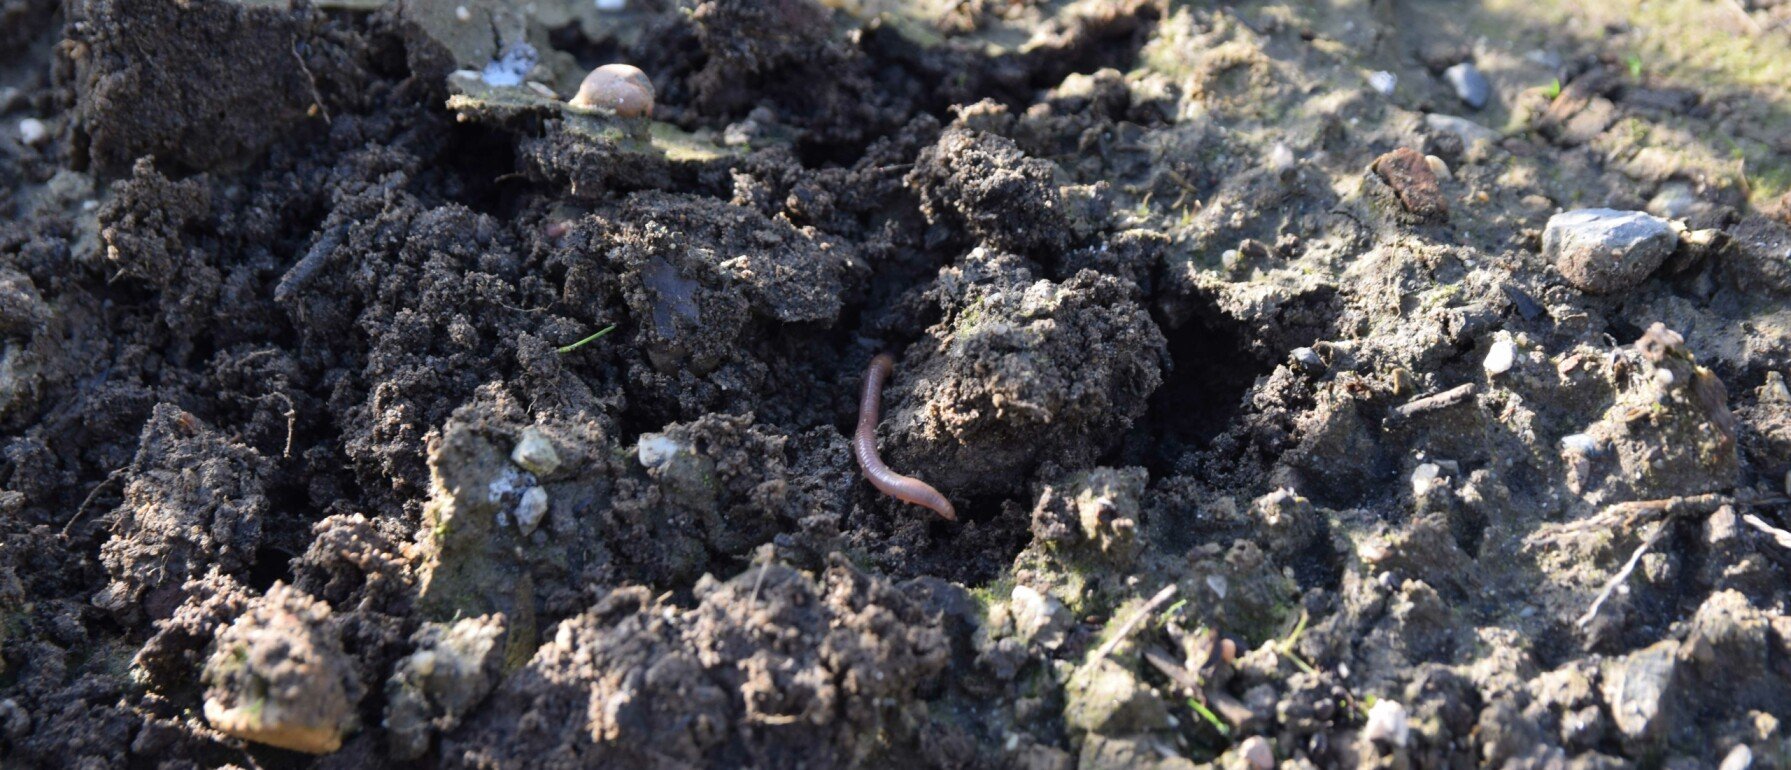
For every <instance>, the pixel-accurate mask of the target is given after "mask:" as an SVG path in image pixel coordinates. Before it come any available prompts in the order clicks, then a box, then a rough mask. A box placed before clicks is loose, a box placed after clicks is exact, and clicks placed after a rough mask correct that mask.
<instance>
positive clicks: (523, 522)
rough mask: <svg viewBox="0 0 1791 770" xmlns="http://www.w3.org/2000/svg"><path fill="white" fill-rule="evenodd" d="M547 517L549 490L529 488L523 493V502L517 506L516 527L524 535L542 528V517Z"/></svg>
mask: <svg viewBox="0 0 1791 770" xmlns="http://www.w3.org/2000/svg"><path fill="white" fill-rule="evenodd" d="M545 515H547V490H545V489H542V488H540V487H529V491H527V492H524V493H522V502H520V503H517V504H516V526H517V528H518V529H521V530H522V533H523V534H524V535H527V534H529V533H531V532H534V531H535V528H536V527H539V526H541V517H542V516H545Z"/></svg>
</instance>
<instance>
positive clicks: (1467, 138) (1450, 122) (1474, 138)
mask: <svg viewBox="0 0 1791 770" xmlns="http://www.w3.org/2000/svg"><path fill="white" fill-rule="evenodd" d="M1424 124H1425V125H1427V126H1430V130H1432V131H1441V132H1443V133H1447V134H1454V135H1456V136H1458V137H1460V138H1461V143H1462V144H1463V145H1472V144H1473V143H1475V142H1482V141H1484V142H1494V141H1498V139H1499V132H1497V131H1494V130H1492V129H1490V128H1487V127H1486V126H1483V125H1480V124H1479V123H1475V122H1474V121H1472V120H1468V119H1467V118H1462V117H1457V116H1454V115H1439V114H1436V113H1432V114H1429V115H1425V116H1424Z"/></svg>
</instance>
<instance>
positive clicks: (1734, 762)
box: [1716, 743, 1754, 770]
mask: <svg viewBox="0 0 1791 770" xmlns="http://www.w3.org/2000/svg"><path fill="white" fill-rule="evenodd" d="M1753 766H1754V750H1753V749H1750V748H1748V747H1747V744H1745V743H1738V744H1735V748H1732V749H1729V753H1728V755H1727V756H1724V757H1723V763H1722V764H1721V765H1718V766H1717V769H1716V770H1748V768H1750V767H1753Z"/></svg>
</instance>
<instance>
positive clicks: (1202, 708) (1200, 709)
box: [1188, 698, 1231, 738]
mask: <svg viewBox="0 0 1791 770" xmlns="http://www.w3.org/2000/svg"><path fill="white" fill-rule="evenodd" d="M1188 708H1191V709H1194V713H1196V714H1199V715H1200V718H1201V719H1205V720H1206V721H1207V724H1210V725H1212V726H1213V729H1214V730H1218V731H1219V734H1220V735H1223V736H1225V737H1227V738H1230V737H1231V727H1230V726H1228V725H1226V724H1225V722H1224V720H1221V719H1220V718H1219V715H1218V714H1214V713H1213V710H1212V709H1209V708H1207V707H1206V704H1204V703H1201V702H1200V701H1197V700H1194V699H1193V698H1189V699H1188Z"/></svg>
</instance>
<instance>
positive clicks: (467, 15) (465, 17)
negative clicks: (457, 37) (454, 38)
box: [454, 5, 473, 22]
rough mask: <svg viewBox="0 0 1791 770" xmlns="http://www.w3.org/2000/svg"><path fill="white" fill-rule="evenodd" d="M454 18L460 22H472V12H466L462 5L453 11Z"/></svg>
mask: <svg viewBox="0 0 1791 770" xmlns="http://www.w3.org/2000/svg"><path fill="white" fill-rule="evenodd" d="M454 18H456V19H459V20H461V21H462V22H468V21H472V20H473V12H472V11H469V10H467V9H466V6H464V5H463V6H460V7H458V8H455V9H454Z"/></svg>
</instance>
